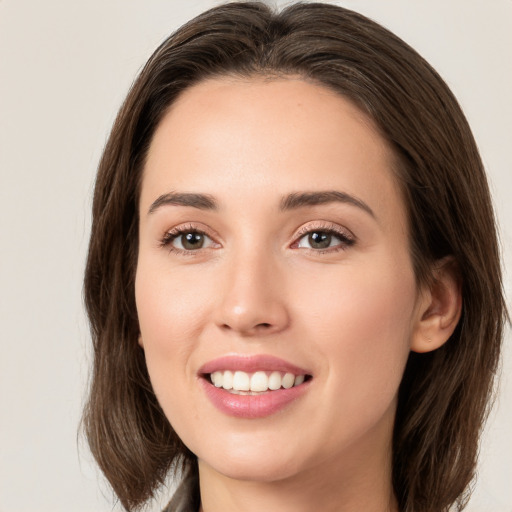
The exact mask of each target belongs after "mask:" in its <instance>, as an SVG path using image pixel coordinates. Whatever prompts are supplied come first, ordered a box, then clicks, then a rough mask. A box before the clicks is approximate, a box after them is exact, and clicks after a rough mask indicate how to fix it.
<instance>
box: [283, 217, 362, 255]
mask: <svg viewBox="0 0 512 512" xmlns="http://www.w3.org/2000/svg"><path fill="white" fill-rule="evenodd" d="M315 231H324V232H328V233H332V234H334V235H336V236H338V237H339V238H340V239H341V241H342V242H345V243H344V246H343V247H342V246H336V247H331V248H326V249H311V250H312V251H314V252H315V253H322V252H334V251H336V250H340V249H346V248H347V246H351V245H354V244H355V242H356V241H357V239H356V236H355V235H354V234H353V233H352V232H351V231H350V230H349V229H347V228H345V227H343V226H340V225H339V224H335V223H334V222H331V221H314V222H309V223H307V224H304V225H303V226H301V227H300V228H299V229H298V230H297V231H296V232H295V234H294V235H293V243H292V247H293V246H297V244H298V243H299V242H300V240H301V239H302V238H303V237H304V236H305V235H308V234H309V233H312V232H315Z"/></svg>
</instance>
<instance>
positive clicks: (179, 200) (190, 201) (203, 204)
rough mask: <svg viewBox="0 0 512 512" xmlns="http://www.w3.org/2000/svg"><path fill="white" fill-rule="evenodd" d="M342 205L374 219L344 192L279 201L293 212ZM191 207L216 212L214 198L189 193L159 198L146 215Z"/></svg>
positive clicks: (302, 194)
mask: <svg viewBox="0 0 512 512" xmlns="http://www.w3.org/2000/svg"><path fill="white" fill-rule="evenodd" d="M334 202H338V203H344V204H350V205H352V206H356V207H358V208H360V209H361V210H363V211H365V212H366V213H368V214H369V215H370V216H371V217H373V218H375V213H374V212H373V210H372V209H371V208H370V207H369V206H368V205H367V204H366V203H365V202H364V201H362V200H361V199H358V198H357V197H354V196H352V195H350V194H347V193H346V192H340V191H338V190H327V191H320V192H294V193H292V194H288V195H287V196H286V197H284V198H283V199H282V200H281V204H280V207H279V209H280V210H281V211H289V210H295V209H298V208H303V207H305V206H317V205H322V204H328V203H334ZM168 205H171V206H191V207H193V208H199V209H200V210H218V204H217V201H216V200H215V198H214V197H213V196H211V195H209V194H197V193H190V192H168V193H167V194H162V195H161V196H159V197H158V198H157V199H156V200H155V201H154V202H153V203H152V204H151V206H150V207H149V211H148V214H151V213H154V212H155V211H156V210H158V208H161V207H162V206H168Z"/></svg>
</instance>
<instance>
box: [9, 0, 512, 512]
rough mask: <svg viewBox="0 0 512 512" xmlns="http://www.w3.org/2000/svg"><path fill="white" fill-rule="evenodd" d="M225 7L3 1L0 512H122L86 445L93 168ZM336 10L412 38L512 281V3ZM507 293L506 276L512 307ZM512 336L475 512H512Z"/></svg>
mask: <svg viewBox="0 0 512 512" xmlns="http://www.w3.org/2000/svg"><path fill="white" fill-rule="evenodd" d="M218 3H220V2H215V1H211V0H195V1H194V0H189V1H184V0H183V1H172V0H165V1H164V0H144V1H143V0H87V1H73V0H0V173H1V182H0V209H1V211H0V223H1V224H0V235H1V238H0V245H1V252H0V254H1V256H0V258H1V259H0V262H1V264H0V286H1V294H0V336H1V352H0V512H28V511H31V512H33V511H37V512H64V511H66V512H67V511H73V512H92V511H98V512H107V511H119V510H121V508H120V507H119V505H117V504H116V503H115V500H114V498H113V496H112V494H111V492H110V491H109V489H108V486H106V485H105V483H104V481H103V480H102V477H101V475H100V474H99V472H98V471H97V469H96V467H95V465H94V463H93V462H92V460H91V456H90V454H89V453H88V451H87V448H86V447H85V445H84V443H83V441H81V440H80V438H79V437H78V435H77V427H78V422H79V418H80V412H81V407H82V404H83V402H84V397H85V394H86V386H87V381H88V368H89V344H90V340H89V334H88V327H87V322H86V320H85V317H84V312H83V305H82V295H81V294H82V273H83V267H84V261H85V254H86V249H87V242H88V234H89V223H90V214H89V210H90V205H91V196H92V188H93V182H94V175H95V169H96V166H97V163H98V159H99V157H100V154H101V151H102V148H103V146H104V143H105V140H106V138H107V136H108V133H109V129H110V127H111V124H112V122H113V120H114V117H115V114H116V111H117V109H118V108H119V106H120V104H121V101H122V100H123V98H124V96H125V94H126V92H127V90H128V88H129V86H130V84H131V82H132V80H133V79H134V77H135V75H136V74H137V72H138V70H140V68H141V66H142V65H143V63H144V62H145V60H146V59H147V58H148V57H149V55H150V54H151V53H152V51H153V50H154V49H155V48H156V46H157V45H158V44H159V43H160V42H161V41H162V40H163V39H164V38H165V37H166V36H167V35H169V34H170V33H171V32H172V31H173V30H174V29H176V28H177V27H178V26H180V25H181V24H182V23H184V22H185V21H187V20H188V19H189V18H191V17H192V16H194V15H196V14H198V13H199V12H201V11H203V10H205V9H207V8H209V7H212V6H214V5H216V4H218ZM284 3H285V2H279V5H283V4H284ZM333 3H336V2H333ZM337 3H339V4H340V5H343V6H346V7H349V8H353V9H355V10H358V11H360V12H361V13H363V14H366V15H368V16H370V17H371V18H373V19H375V20H377V21H379V22H380V23H382V24H384V25H385V26H387V27H388V28H390V29H391V30H392V31H394V32H395V33H397V34H398V35H399V36H401V37H402V38H403V39H405V40H406V41H407V42H408V43H409V44H411V45H412V46H413V47H414V48H416V49H417V50H418V51H419V52H420V53H421V54H422V55H423V56H424V57H426V58H427V60H429V61H430V62H431V64H433V66H434V67H435V68H436V69H437V70H438V71H439V72H440V73H441V75H442V76H443V77H444V78H445V80H446V81H447V82H448V84H449V85H450V87H451V88H452V89H453V91H454V92H455V94H456V96H457V97H458V98H459V100H460V103H461V104H462V107H463V109H464V111H465V112H466V115H467V117H468V119H469V121H470V124H471V125H472V127H473V130H474V134H475V137H476V139H477V141H478V144H479V147H480V150H481V153H482V156H483V159H484V162H485V164H486V167H487V170H488V173H489V179H490V182H491V188H492V192H493V196H494V201H495V205H496V211H497V216H498V220H499V223H500V227H501V238H502V245H503V252H504V262H505V265H506V267H507V268H508V269H511V268H512V266H511V256H512V229H511V224H512V201H510V199H509V197H510V193H511V192H512V165H511V164H512V148H511V146H512V99H511V98H512V1H510V0H418V1H410V0H387V1H384V0H346V1H339V2H337ZM510 284H511V283H510V270H509V273H508V274H507V273H506V274H505V287H506V291H507V296H508V298H509V303H510V297H511V296H512V295H511V291H512V290H511V286H510ZM507 336H508V337H507V339H506V342H505V345H506V349H505V357H504V362H503V372H502V374H503V375H502V378H501V381H500V393H499V395H498V399H497V402H496V406H495V408H494V411H493V413H492V415H491V418H490V420H489V423H488V425H487V428H486V431H485V434H484V438H483V443H482V450H481V456H480V465H479V479H478V483H477V485H476V488H475V493H474V497H473V499H472V500H471V503H470V505H469V507H468V511H470V512H511V511H512V354H511V349H510V333H508V335H507ZM163 499H164V498H162V500H163ZM151 510H159V505H158V504H155V507H154V509H151Z"/></svg>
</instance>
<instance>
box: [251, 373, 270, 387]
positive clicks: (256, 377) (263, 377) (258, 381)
mask: <svg viewBox="0 0 512 512" xmlns="http://www.w3.org/2000/svg"><path fill="white" fill-rule="evenodd" d="M267 389H268V377H267V374H266V373H265V372H256V373H253V375H252V377H251V391H267Z"/></svg>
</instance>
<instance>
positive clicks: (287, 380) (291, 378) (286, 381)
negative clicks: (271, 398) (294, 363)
mask: <svg viewBox="0 0 512 512" xmlns="http://www.w3.org/2000/svg"><path fill="white" fill-rule="evenodd" d="M294 382H295V375H293V373H285V375H284V377H283V383H282V384H281V385H282V386H283V388H284V389H290V388H291V387H292V386H293V383H294Z"/></svg>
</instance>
